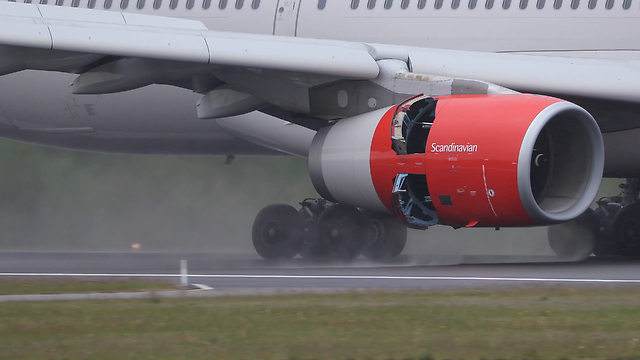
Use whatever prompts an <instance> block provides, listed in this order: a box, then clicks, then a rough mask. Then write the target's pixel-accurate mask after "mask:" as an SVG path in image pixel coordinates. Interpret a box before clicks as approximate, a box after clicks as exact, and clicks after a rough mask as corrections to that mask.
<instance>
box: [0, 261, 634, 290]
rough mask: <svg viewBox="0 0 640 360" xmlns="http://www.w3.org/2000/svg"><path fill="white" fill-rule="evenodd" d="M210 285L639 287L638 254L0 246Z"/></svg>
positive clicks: (71, 268)
mask: <svg viewBox="0 0 640 360" xmlns="http://www.w3.org/2000/svg"><path fill="white" fill-rule="evenodd" d="M180 260H186V261H187V265H188V280H189V282H190V283H198V284H204V285H207V286H210V287H213V288H216V289H239V288H250V289H332V288H333V289H434V290H435V289H445V290H446V289H454V290H455V289H470V288H473V289H476V288H497V287H499V288H510V287H516V288H517V287H523V286H529V285H553V286H583V285H616V284H629V285H631V286H638V287H640V260H620V259H609V260H598V259H595V258H591V259H589V260H587V261H584V262H579V263H572V262H559V261H558V259H557V258H554V257H544V256H542V257H540V256H537V257H523V256H518V257H516V256H498V257H488V256H451V255H449V256H438V257H436V256H431V257H430V256H401V257H400V258H398V259H396V260H395V261H393V262H391V263H387V264H376V263H372V262H369V261H367V260H365V259H357V260H356V261H354V262H353V263H350V264H344V263H329V262H309V261H306V260H304V259H297V258H296V259H293V260H290V261H281V262H270V261H265V260H263V259H260V258H259V257H257V256H256V255H252V254H207V253H147V252H0V276H5V277H8V276H11V277H18V276H20V277H22V276H34V277H48V276H55V277H63V276H66V277H76V278H79V277H89V278H110V277H145V278H156V279H166V280H169V281H172V282H175V283H179V282H180Z"/></svg>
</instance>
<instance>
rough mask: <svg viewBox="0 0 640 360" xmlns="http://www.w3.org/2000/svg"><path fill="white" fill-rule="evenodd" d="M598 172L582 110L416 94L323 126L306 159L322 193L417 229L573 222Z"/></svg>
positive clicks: (518, 100)
mask: <svg viewBox="0 0 640 360" xmlns="http://www.w3.org/2000/svg"><path fill="white" fill-rule="evenodd" d="M603 167H604V147H603V142H602V136H601V133H600V129H599V128H598V125H597V123H596V122H595V120H594V119H593V117H592V116H591V115H590V114H589V113H588V112H587V111H586V110H584V109H582V108H581V107H579V106H577V105H575V104H573V103H570V102H566V101H563V100H560V99H556V98H552V97H547V96H536V95H526V94H518V95H467V96H464V95H463V96H443V97H427V96H417V97H414V98H412V99H409V100H407V101H405V102H403V103H401V104H399V105H397V106H393V107H390V108H385V109H380V110H377V111H373V112H370V113H366V114H361V115H358V116H355V117H352V118H347V119H343V120H340V121H338V122H337V123H336V124H334V125H333V126H331V127H327V128H323V129H321V130H320V131H318V133H317V135H316V136H315V138H314V140H313V143H312V146H311V149H310V153H309V169H310V174H311V179H312V182H313V184H314V186H315V188H316V190H317V191H318V192H319V193H320V195H321V196H323V197H324V198H326V199H328V200H331V201H335V202H339V203H343V204H347V205H352V206H357V207H361V208H364V209H367V210H370V211H378V212H388V213H389V212H390V213H393V214H395V216H396V218H397V219H399V220H400V221H402V222H403V223H405V224H406V225H407V226H410V227H414V228H421V229H424V228H427V227H429V226H431V225H435V224H438V223H440V224H446V225H451V226H454V227H463V226H467V227H472V226H484V227H501V226H534V225H549V224H554V223H559V222H563V221H568V220H572V219H574V218H577V217H578V216H580V215H581V214H582V213H583V212H585V211H586V210H587V209H588V208H589V206H590V205H591V203H592V202H593V200H594V198H595V196H596V193H597V191H598V189H599V187H600V182H601V179H602V171H603Z"/></svg>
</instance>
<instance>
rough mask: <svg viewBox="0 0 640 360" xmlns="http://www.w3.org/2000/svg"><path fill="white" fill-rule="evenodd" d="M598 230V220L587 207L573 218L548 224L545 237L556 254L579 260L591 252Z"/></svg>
mask: <svg viewBox="0 0 640 360" xmlns="http://www.w3.org/2000/svg"><path fill="white" fill-rule="evenodd" d="M599 232H600V225H599V220H598V218H597V217H596V215H595V214H594V213H593V210H591V209H588V210H587V211H585V212H584V213H583V214H582V215H580V216H579V217H577V218H576V219H574V220H571V221H568V222H565V223H562V224H558V225H552V226H549V228H548V230H547V237H548V240H549V246H550V247H551V250H553V252H554V253H555V254H556V255H558V256H560V257H563V258H566V259H570V260H574V261H580V260H584V259H586V258H587V257H589V255H591V254H592V253H593V249H594V248H595V245H596V242H597V240H598V236H599Z"/></svg>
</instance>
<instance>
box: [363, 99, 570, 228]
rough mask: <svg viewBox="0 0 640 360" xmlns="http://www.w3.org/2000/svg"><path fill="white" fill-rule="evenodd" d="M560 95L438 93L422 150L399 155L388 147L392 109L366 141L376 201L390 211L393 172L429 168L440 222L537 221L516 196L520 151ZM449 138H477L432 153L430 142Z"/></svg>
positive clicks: (512, 223) (426, 170)
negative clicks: (444, 200) (457, 148)
mask: <svg viewBox="0 0 640 360" xmlns="http://www.w3.org/2000/svg"><path fill="white" fill-rule="evenodd" d="M558 101H562V100H559V99H555V98H550V97H544V96H535V95H485V96H447V97H440V98H439V100H438V105H437V108H436V120H435V122H434V124H433V126H432V128H431V132H430V134H429V138H428V143H427V148H426V153H425V154H411V155H397V154H396V153H395V151H393V149H392V148H391V120H392V117H393V114H394V112H395V108H392V109H391V110H389V111H388V112H387V113H386V114H385V115H384V116H383V118H382V119H381V121H380V123H379V124H378V127H377V129H376V131H375V134H374V137H373V141H372V144H371V160H370V164H371V177H372V180H373V184H374V187H375V189H376V192H377V194H378V196H379V197H380V200H382V202H383V204H384V205H385V206H386V207H387V208H389V210H392V205H391V195H392V194H391V192H392V190H393V181H394V178H395V176H396V175H397V174H398V173H411V174H426V176H427V183H428V186H429V191H430V193H431V197H432V199H433V201H434V205H435V207H436V210H437V211H438V219H439V220H440V223H443V224H448V225H453V226H469V225H471V224H473V225H472V226H491V227H493V226H527V225H536V222H535V221H534V220H533V219H532V218H531V217H530V216H529V214H527V212H526V211H525V209H524V207H523V206H522V203H521V201H520V195H519V192H518V184H517V162H518V156H519V152H520V146H521V144H522V140H523V138H524V135H525V133H526V131H527V129H528V128H529V126H530V125H531V122H532V121H533V119H534V118H535V117H536V116H537V115H538V114H539V113H540V111H542V110H543V109H545V108H546V107H548V106H549V105H551V104H553V103H556V102H558ZM452 143H455V144H456V145H470V146H474V145H475V146H477V151H471V152H447V151H442V152H432V150H433V145H434V144H435V145H449V144H452ZM483 167H484V174H483ZM485 180H486V187H485ZM439 195H448V196H450V197H451V199H452V202H453V205H452V206H443V205H442V204H441V203H440V201H439V198H438V196H439ZM491 195H493V196H491ZM392 211H393V210H392Z"/></svg>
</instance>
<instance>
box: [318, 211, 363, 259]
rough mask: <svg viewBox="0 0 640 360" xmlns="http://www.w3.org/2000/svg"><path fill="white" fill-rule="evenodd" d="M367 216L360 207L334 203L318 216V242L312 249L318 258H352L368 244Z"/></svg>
mask: <svg viewBox="0 0 640 360" xmlns="http://www.w3.org/2000/svg"><path fill="white" fill-rule="evenodd" d="M366 239H367V235H366V217H365V216H364V215H363V214H362V213H361V212H360V211H358V209H356V208H354V207H351V206H346V205H341V204H338V205H333V206H331V207H329V208H327V209H326V210H325V211H324V212H322V214H321V215H320V218H318V244H317V245H313V246H312V247H311V249H310V255H311V256H313V257H316V258H322V257H327V258H330V259H339V260H345V261H348V260H352V259H355V258H356V257H358V255H360V253H361V252H362V249H363V248H364V246H365V245H366Z"/></svg>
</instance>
